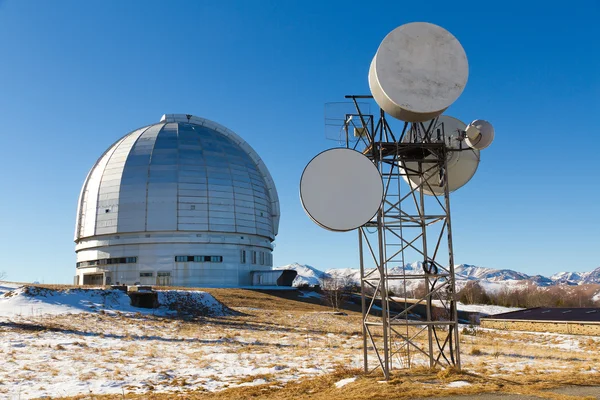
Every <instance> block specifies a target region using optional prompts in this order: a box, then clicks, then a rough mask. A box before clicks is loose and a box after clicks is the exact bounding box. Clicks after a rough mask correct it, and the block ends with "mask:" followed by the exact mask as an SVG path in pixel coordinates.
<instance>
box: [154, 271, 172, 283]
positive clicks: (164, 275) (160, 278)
mask: <svg viewBox="0 0 600 400" xmlns="http://www.w3.org/2000/svg"><path fill="white" fill-rule="evenodd" d="M156 285H157V286H171V273H170V272H158V273H157V274H156Z"/></svg>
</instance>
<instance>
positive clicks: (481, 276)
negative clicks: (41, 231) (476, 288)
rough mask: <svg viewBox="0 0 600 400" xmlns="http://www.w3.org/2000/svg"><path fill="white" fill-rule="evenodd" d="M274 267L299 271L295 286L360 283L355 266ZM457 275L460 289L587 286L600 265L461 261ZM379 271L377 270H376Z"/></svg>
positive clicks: (418, 266) (412, 269) (411, 269)
mask: <svg viewBox="0 0 600 400" xmlns="http://www.w3.org/2000/svg"><path fill="white" fill-rule="evenodd" d="M273 269H292V270H295V271H296V272H298V276H297V277H296V279H295V280H294V286H302V285H309V286H314V285H319V284H320V282H321V281H322V280H323V279H324V278H328V277H334V278H340V279H344V280H346V281H350V282H353V283H357V284H359V283H360V271H359V270H358V269H355V268H344V269H329V270H327V271H321V270H319V269H317V268H314V267H311V266H310V265H303V264H298V263H294V264H289V265H284V266H281V267H275V268H273ZM454 272H455V274H456V285H457V289H460V288H462V287H463V286H464V285H466V284H467V282H469V281H478V282H479V283H480V285H482V286H483V287H484V288H485V289H486V290H491V291H495V290H499V289H501V288H502V287H506V286H510V287H518V286H520V285H535V286H540V287H547V286H554V285H569V286H575V285H586V284H600V267H598V268H596V269H595V270H593V271H589V272H559V273H557V274H554V275H552V276H550V277H545V276H542V275H527V274H525V273H522V272H518V271H514V270H511V269H493V268H484V267H479V266H476V265H469V264H460V265H457V266H455V267H454ZM375 273H376V272H375ZM388 273H389V274H398V275H402V274H407V275H412V274H422V273H423V269H422V263H421V262H414V263H410V264H406V265H405V266H404V268H402V267H393V268H390V269H388ZM390 283H391V284H392V285H397V286H398V287H396V288H394V286H391V287H390V289H392V290H394V289H400V287H399V285H404V282H402V281H398V280H396V281H390ZM420 283H421V280H416V279H415V280H407V284H408V285H407V287H406V290H409V291H410V290H414V289H415V288H416V286H417V285H418V284H420Z"/></svg>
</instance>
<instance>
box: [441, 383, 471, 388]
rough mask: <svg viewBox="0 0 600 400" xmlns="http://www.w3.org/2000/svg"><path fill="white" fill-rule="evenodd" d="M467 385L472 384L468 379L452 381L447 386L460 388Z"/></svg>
mask: <svg viewBox="0 0 600 400" xmlns="http://www.w3.org/2000/svg"><path fill="white" fill-rule="evenodd" d="M465 386H471V384H470V383H469V382H467V381H454V382H450V383H449V384H447V385H446V387H449V388H459V387H465Z"/></svg>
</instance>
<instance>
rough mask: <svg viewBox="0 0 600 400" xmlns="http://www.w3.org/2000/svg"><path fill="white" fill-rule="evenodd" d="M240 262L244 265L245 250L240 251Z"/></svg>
mask: <svg viewBox="0 0 600 400" xmlns="http://www.w3.org/2000/svg"><path fill="white" fill-rule="evenodd" d="M240 262H241V263H242V264H246V250H240Z"/></svg>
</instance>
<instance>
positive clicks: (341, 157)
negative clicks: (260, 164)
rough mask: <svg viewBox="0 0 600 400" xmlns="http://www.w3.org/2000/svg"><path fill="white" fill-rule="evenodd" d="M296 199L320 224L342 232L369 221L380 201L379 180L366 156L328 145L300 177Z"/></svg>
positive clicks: (381, 197) (375, 170) (377, 208)
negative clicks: (297, 197) (298, 195)
mask: <svg viewBox="0 0 600 400" xmlns="http://www.w3.org/2000/svg"><path fill="white" fill-rule="evenodd" d="M300 201H301V202H302V207H304V211H306V213H307V214H308V216H309V217H310V218H311V219H312V220H313V221H314V222H315V223H317V224H318V225H319V226H321V227H322V228H325V229H328V230H331V231H338V232H345V231H350V230H352V229H356V228H358V227H360V226H362V225H364V224H365V223H367V222H369V221H370V220H371V219H373V217H374V216H375V214H376V213H377V210H379V207H380V205H381V202H382V201H383V180H382V179H381V174H380V173H379V171H378V170H377V167H376V166H375V165H374V164H373V162H371V160H369V159H368V158H367V157H366V156H364V155H363V154H362V153H359V152H358V151H355V150H351V149H340V148H338V149H330V150H326V151H324V152H322V153H320V154H318V155H317V156H316V157H315V158H313V159H312V160H311V161H310V162H309V163H308V165H307V166H306V168H304V172H303V173H302V178H300Z"/></svg>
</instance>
